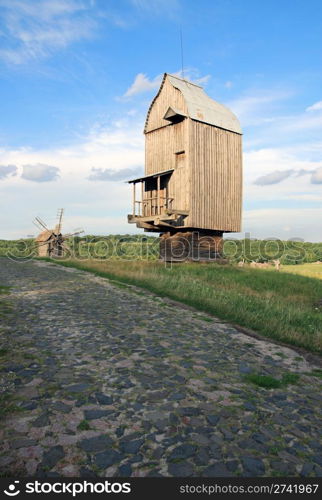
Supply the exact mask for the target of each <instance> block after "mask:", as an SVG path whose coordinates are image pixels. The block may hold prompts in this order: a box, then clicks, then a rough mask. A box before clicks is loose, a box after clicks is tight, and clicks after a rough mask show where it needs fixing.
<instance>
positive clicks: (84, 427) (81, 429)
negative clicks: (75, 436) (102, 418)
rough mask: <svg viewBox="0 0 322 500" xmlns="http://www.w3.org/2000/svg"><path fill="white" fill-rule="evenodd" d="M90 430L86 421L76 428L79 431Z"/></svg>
mask: <svg viewBox="0 0 322 500" xmlns="http://www.w3.org/2000/svg"><path fill="white" fill-rule="evenodd" d="M90 428H91V426H90V425H89V422H88V420H82V421H81V422H80V423H79V424H78V426H77V429H78V430H79V431H88V430H89V429H90Z"/></svg>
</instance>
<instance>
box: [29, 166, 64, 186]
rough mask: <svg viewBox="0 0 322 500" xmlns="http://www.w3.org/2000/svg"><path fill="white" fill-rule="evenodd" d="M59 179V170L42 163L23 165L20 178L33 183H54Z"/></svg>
mask: <svg viewBox="0 0 322 500" xmlns="http://www.w3.org/2000/svg"><path fill="white" fill-rule="evenodd" d="M58 177H59V168H57V167H53V166H51V165H45V164H43V163H37V164H36V165H23V167H22V174H21V178H22V179H26V180H28V181H33V182H49V181H56V180H57V179H58Z"/></svg>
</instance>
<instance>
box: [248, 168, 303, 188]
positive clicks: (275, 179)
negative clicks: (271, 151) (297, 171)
mask: <svg viewBox="0 0 322 500" xmlns="http://www.w3.org/2000/svg"><path fill="white" fill-rule="evenodd" d="M293 172H294V170H293V169H290V170H284V171H281V170H275V171H274V172H271V173H270V174H266V175H263V176H261V177H258V178H257V179H256V180H255V181H254V184H257V185H258V186H266V185H268V184H278V183H279V182H281V181H283V180H284V179H287V177H289V176H290V175H291V174H292V173H293Z"/></svg>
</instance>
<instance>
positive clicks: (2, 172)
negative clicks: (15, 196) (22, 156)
mask: <svg viewBox="0 0 322 500" xmlns="http://www.w3.org/2000/svg"><path fill="white" fill-rule="evenodd" d="M17 170H18V169H17V167H16V165H0V179H6V178H7V177H10V176H14V175H16V174H17Z"/></svg>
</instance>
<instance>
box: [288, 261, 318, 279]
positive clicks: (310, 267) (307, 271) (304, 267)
mask: <svg viewBox="0 0 322 500" xmlns="http://www.w3.org/2000/svg"><path fill="white" fill-rule="evenodd" d="M281 270H282V271H284V272H285V273H292V274H293V273H294V274H300V275H301V276H308V277H310V278H318V279H320V280H321V279H322V264H315V263H314V262H313V263H311V264H300V265H298V266H285V267H283V268H282V269H281Z"/></svg>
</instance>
